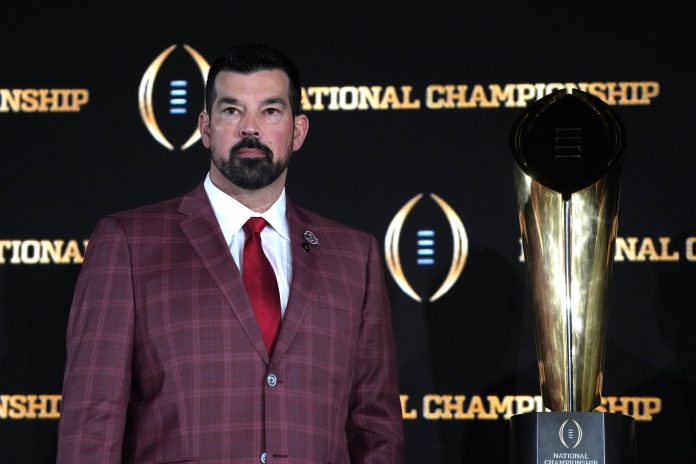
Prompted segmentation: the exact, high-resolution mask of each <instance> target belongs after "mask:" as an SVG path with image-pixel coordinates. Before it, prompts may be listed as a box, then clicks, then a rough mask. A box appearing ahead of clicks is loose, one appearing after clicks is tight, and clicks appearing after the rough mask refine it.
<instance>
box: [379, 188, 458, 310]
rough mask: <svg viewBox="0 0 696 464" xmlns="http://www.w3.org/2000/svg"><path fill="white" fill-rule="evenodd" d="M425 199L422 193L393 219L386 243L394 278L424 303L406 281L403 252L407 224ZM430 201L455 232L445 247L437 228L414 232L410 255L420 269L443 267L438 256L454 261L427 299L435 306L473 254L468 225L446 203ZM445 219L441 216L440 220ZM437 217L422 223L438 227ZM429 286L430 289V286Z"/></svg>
mask: <svg viewBox="0 0 696 464" xmlns="http://www.w3.org/2000/svg"><path fill="white" fill-rule="evenodd" d="M422 198H423V194H422V193H419V194H418V195H416V196H415V197H413V198H411V199H410V200H409V201H408V202H406V204H405V205H404V206H402V207H401V209H400V210H399V211H398V212H397V213H396V215H395V216H394V219H392V221H391V223H390V224H389V228H388V229H387V234H386V236H385V240H384V249H385V257H386V261H387V267H388V268H389V272H391V275H392V277H393V278H394V280H395V281H396V283H397V284H398V285H399V287H400V288H401V290H403V292H404V293H405V294H406V295H408V296H409V297H411V298H413V299H414V300H415V301H417V302H419V303H420V302H422V301H423V298H422V297H421V296H420V295H419V293H418V292H417V291H416V290H415V289H414V286H413V285H412V284H411V283H410V282H409V280H408V279H407V278H406V274H405V272H404V259H403V258H402V253H401V251H400V249H399V248H400V244H401V235H402V230H403V229H404V224H405V222H406V219H407V218H408V217H409V215H410V214H411V212H412V210H413V209H414V207H415V206H416V204H417V203H418V202H419V201H420V200H421V199H422ZM430 198H431V199H432V200H433V201H434V202H435V204H436V205H437V206H438V207H439V210H440V211H441V212H443V213H444V215H445V218H446V220H447V224H448V226H449V229H450V231H451V234H452V236H451V243H444V244H443V243H442V241H440V240H439V239H438V234H437V228H436V227H429V226H423V227H416V230H414V231H412V232H413V233H415V237H414V240H415V245H416V246H415V248H414V249H413V250H411V249H410V248H409V250H408V251H410V252H411V254H412V255H413V259H409V260H408V261H413V262H414V263H415V264H416V265H417V266H418V267H419V268H420V269H424V268H428V267H430V268H432V267H434V266H436V265H437V264H438V263H439V258H438V256H441V255H446V256H449V257H450V260H449V266H448V269H447V271H446V276H445V278H444V280H443V281H442V283H441V284H440V286H439V287H438V288H437V290H435V292H433V293H432V295H430V296H429V297H428V298H427V299H428V301H429V302H433V301H435V300H437V299H439V298H440V297H442V296H443V295H444V294H445V293H447V292H448V291H449V290H450V288H452V286H453V285H454V284H455V282H456V281H457V279H458V278H459V276H460V275H461V273H462V271H463V270H464V264H465V263H466V258H467V254H468V252H469V242H468V239H467V236H466V230H465V229H464V224H462V221H461V220H460V219H459V216H457V213H455V212H454V210H453V209H452V207H450V205H448V204H447V203H446V202H445V200H443V199H442V198H440V197H439V196H437V195H435V194H434V193H431V194H430ZM440 217H441V216H440ZM437 219H438V218H436V217H433V216H432V215H431V216H430V217H426V218H424V219H423V218H421V223H422V222H427V223H436V222H437ZM438 249H440V250H446V252H441V253H437V252H436V250H438ZM436 274H437V273H431V274H430V275H428V276H427V279H426V280H427V281H428V282H427V283H428V284H430V283H431V280H432V277H433V276H434V275H436ZM426 286H429V285H426Z"/></svg>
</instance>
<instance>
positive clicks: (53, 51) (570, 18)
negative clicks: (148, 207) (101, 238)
mask: <svg viewBox="0 0 696 464" xmlns="http://www.w3.org/2000/svg"><path fill="white" fill-rule="evenodd" d="M203 9H205V10H206V11H203ZM3 13H4V14H3V19H2V28H1V30H0V39H1V40H0V56H1V58H2V59H1V61H0V63H1V65H0V66H1V69H2V72H1V73H0V92H1V94H0V154H1V155H2V158H1V160H0V178H1V182H0V189H1V190H0V215H1V217H2V218H3V220H2V224H1V226H0V250H1V251H2V254H1V255H0V256H1V257H2V259H0V462H1V463H48V462H52V461H53V460H54V455H55V446H56V445H55V434H56V426H57V422H58V421H57V416H58V411H59V399H58V398H59V396H58V395H60V390H61V382H62V372H63V366H64V361H65V353H64V334H65V325H66V321H67V315H68V310H69V305H70V300H71V296H72V289H73V285H74V283H75V280H76V277H77V274H78V272H79V270H80V264H79V262H80V257H81V254H82V253H83V252H84V243H83V241H84V240H86V239H88V238H89V234H90V233H91V230H92V227H93V226H94V224H95V222H96V221H97V219H98V218H100V217H101V216H103V215H105V214H108V213H110V212H114V211H118V210H122V209H126V208H130V207H134V206H138V205H142V204H146V203H150V202H154V201H159V200H162V199H165V198H169V197H172V196H177V195H180V194H182V193H185V192H187V191H188V190H190V189H191V188H193V187H194V186H195V185H196V184H197V183H199V182H200V181H201V180H202V179H203V177H204V175H205V172H206V170H207V165H208V155H207V154H206V152H205V149H204V148H203V147H202V145H201V144H200V142H196V143H194V144H193V145H192V146H191V147H190V148H187V149H185V150H182V149H180V148H179V147H180V146H181V145H182V144H183V143H184V142H185V141H186V139H187V138H188V137H189V135H190V134H191V133H192V132H193V129H194V127H195V118H196V114H197V112H198V111H199V109H200V108H201V107H202V101H201V100H200V99H201V98H202V80H201V71H200V69H199V67H198V65H197V64H196V62H195V61H194V59H193V54H191V53H188V52H187V51H186V49H185V48H184V47H183V46H184V44H187V45H188V46H190V47H191V49H192V50H194V51H195V52H197V53H199V54H200V55H201V56H202V57H203V58H204V59H205V60H208V61H210V60H212V59H213V58H214V57H215V56H216V55H217V54H218V53H219V52H221V51H222V50H223V49H224V48H226V47H227V46H229V45H232V44H236V43H240V42H248V41H262V42H267V43H269V44H271V45H275V46H277V47H279V48H281V49H282V50H283V51H285V52H287V54H289V55H290V56H291V57H293V58H294V59H295V61H296V62H297V64H298V66H299V68H300V70H301V71H302V74H303V81H304V86H305V88H306V90H307V91H308V92H309V93H308V97H309V98H308V100H306V102H305V103H306V104H308V105H309V106H310V107H311V108H310V109H309V110H308V111H307V114H308V115H309V118H310V123H311V124H310V126H311V127H310V133H309V137H308V140H307V142H306V143H305V146H304V147H303V148H302V150H301V151H300V152H298V153H297V154H296V155H295V158H294V159H293V162H292V165H291V168H290V175H289V180H288V194H289V196H290V197H292V198H293V199H294V200H295V201H296V202H297V203H299V204H301V205H303V206H306V207H308V208H310V209H314V210H316V211H317V212H319V213H322V214H324V215H326V216H329V217H332V218H334V219H336V220H338V221H341V222H344V223H347V224H350V225H352V226H355V227H358V228H361V229H364V230H366V231H368V232H371V233H372V234H374V235H376V236H377V237H378V238H379V239H380V240H381V241H382V243H383V245H384V246H385V247H386V245H385V239H386V238H387V232H388V229H389V226H390V224H392V220H393V219H394V218H395V215H396V214H397V212H398V211H399V210H400V209H401V208H402V207H404V205H405V204H406V203H407V202H408V201H409V200H411V199H412V198H414V197H415V196H416V195H418V194H423V197H422V198H421V199H420V201H418V202H417V203H416V204H415V206H414V207H413V209H412V210H410V213H409V214H408V215H406V216H405V217H404V218H403V219H404V220H403V223H402V225H403V228H402V229H401V234H400V240H399V241H398V243H397V244H396V250H397V251H398V252H399V254H400V259H401V263H402V264H403V278H398V277H396V278H395V277H394V276H393V275H392V273H391V272H390V271H389V270H388V266H386V260H385V270H386V272H387V273H388V275H387V279H388V284H389V290H390V295H391V300H392V306H393V308H392V310H393V315H394V333H395V337H396V342H397V349H398V357H399V366H400V370H399V374H400V383H401V392H402V395H403V396H402V402H403V405H404V416H405V418H406V419H405V427H406V440H407V442H406V450H407V462H408V463H423V462H428V463H430V462H484V461H485V462H494V463H495V462H500V463H502V462H505V461H506V459H507V453H508V445H507V440H508V428H509V422H508V420H507V418H509V414H511V413H517V412H522V411H523V410H524V407H525V406H528V405H530V404H532V403H533V401H534V399H533V397H535V396H538V395H539V386H538V378H537V370H536V369H537V368H536V358H535V353H534V341H533V328H532V325H531V322H532V320H531V309H530V307H529V302H528V297H527V289H526V282H525V276H524V264H523V262H521V260H520V245H519V226H518V223H517V219H516V211H515V206H514V193H513V184H512V174H511V167H512V157H511V153H510V149H509V144H508V137H509V132H510V129H511V127H512V124H513V122H514V120H515V119H516V118H517V116H518V115H519V114H520V113H521V112H522V111H523V109H524V104H525V100H524V99H523V98H520V95H524V92H525V91H529V90H532V89H533V90H534V92H537V93H536V94H534V95H535V96H537V97H538V96H541V95H542V94H543V93H545V92H547V91H549V90H551V89H552V88H553V87H549V86H548V85H547V84H551V83H562V84H565V83H574V84H578V83H594V84H593V87H592V88H593V89H594V91H595V92H600V93H602V92H603V95H601V96H603V97H604V98H605V99H610V93H609V92H607V89H617V90H616V92H619V94H621V92H622V91H623V90H621V89H622V87H621V86H623V89H626V90H625V93H624V94H623V95H624V96H623V97H621V96H620V95H619V96H617V97H616V98H614V101H612V102H611V103H612V104H613V105H614V108H615V110H616V111H617V113H618V114H619V116H620V117H621V118H622V120H623V121H624V124H625V125H626V128H627V133H628V142H627V150H626V156H625V163H624V169H623V183H622V198H621V208H620V212H619V218H620V219H619V233H618V235H619V237H620V243H621V244H623V246H624V247H623V248H620V250H619V252H618V254H617V262H616V263H615V264H614V272H613V277H612V282H611V285H610V291H609V298H608V303H607V310H608V312H609V325H608V327H609V331H608V341H607V346H606V366H605V367H606V369H605V382H604V395H605V396H606V397H607V399H606V404H607V406H608V407H609V409H610V410H614V411H618V412H626V413H630V414H632V415H634V416H635V417H636V418H637V419H638V422H637V433H638V455H639V460H640V462H665V461H669V462H695V458H696V445H695V444H694V438H695V437H696V432H695V430H694V425H693V420H692V418H693V417H694V413H695V412H696V411H694V403H693V400H694V394H695V389H696V373H695V372H694V369H693V361H692V360H691V358H692V356H693V355H694V354H695V353H696V346H695V345H696V341H695V339H696V337H694V336H693V335H692V333H693V327H694V322H695V316H694V309H696V308H695V307H694V296H693V288H694V287H693V285H694V282H695V280H694V277H696V238H694V237H696V209H695V208H694V206H693V202H694V198H696V185H694V174H695V173H696V161H695V159H694V150H693V132H694V127H695V126H694V122H695V121H694V119H695V118H694V113H693V106H694V96H693V82H694V79H695V78H696V73H695V72H694V71H692V69H691V68H692V66H691V65H690V61H691V53H690V52H689V50H690V49H692V48H693V45H694V33H693V31H692V27H691V24H690V22H689V19H688V18H687V15H686V14H685V13H684V12H682V11H679V10H678V9H677V8H670V7H667V6H663V7H660V8H656V7H650V6H646V5H641V4H637V3H635V2H623V3H622V4H617V5H613V6H612V5H608V4H603V5H599V6H597V5H589V4H576V5H575V6H574V7H573V8H571V7H565V8H564V9H562V10H558V9H546V8H544V7H542V6H541V5H532V4H530V5H524V6H522V5H520V6H515V7H508V8H500V7H490V8H486V7H472V6H467V5H460V6H458V7H456V8H455V7H453V6H451V5H438V4H434V3H432V2H429V3H424V4H418V5H415V6H414V7H412V8H407V7H405V6H395V7H390V8H387V7H383V8H378V7H374V8H363V7H359V6H357V5H353V4H345V5H335V6H332V5H329V4H323V5H320V6H309V5H305V4H303V5H297V6H295V7H284V8H283V9H276V8H274V7H273V6H264V7H263V8H258V9H253V8H245V7H243V6H240V5H231V6H229V5H228V6H226V7H223V6H221V5H217V4H215V3H210V2H208V3H206V4H200V5H187V6H186V7H184V6H179V7H174V6H169V7H161V8H155V7H144V6H138V7H130V8H126V7H105V8H100V9H99V10H97V9H84V10H83V9H77V8H70V9H64V8H57V7H56V8H52V9H48V10H46V9H39V8H38V7H37V8H36V9H32V8H28V7H27V8H17V7H15V8H14V9H12V8H9V9H6V7H3ZM172 45H175V46H176V48H174V49H173V51H172V52H171V53H170V55H168V57H167V59H166V60H164V62H163V63H162V64H161V66H159V67H158V68H157V69H156V72H155V73H154V74H153V76H154V77H156V78H155V79H154V81H153V91H152V98H151V102H152V108H153V111H154V118H153V119H154V121H156V122H157V124H158V126H159V128H160V131H161V133H162V134H163V135H164V136H165V137H166V138H167V139H168V140H170V141H171V143H172V144H173V145H175V148H174V150H169V149H167V148H165V147H164V146H163V145H162V144H161V143H160V142H158V141H157V140H156V139H155V138H154V137H153V135H152V134H151V132H150V130H148V127H147V125H146V124H145V122H144V120H143V119H142V118H141V112H140V107H141V106H142V107H144V108H147V107H148V102H149V101H150V100H148V98H147V93H145V94H143V96H142V98H141V99H140V100H139V87H140V85H141V81H142V80H143V77H144V75H145V73H146V71H147V69H148V67H149V66H150V65H151V63H153V60H155V58H156V57H157V56H158V55H160V53H162V52H163V51H165V50H166V49H167V48H168V47H171V46H172ZM173 80H186V82H187V84H186V85H187V87H186V89H187V96H186V102H185V103H181V104H178V103H172V104H170V103H168V92H169V91H170V90H171V88H172V87H171V85H172V84H171V82H172V81H173ZM529 84H531V85H529ZM447 85H451V86H454V87H453V89H457V86H464V85H466V86H467V89H466V91H464V98H463V99H461V100H459V101H460V103H461V105H465V106H466V105H469V106H471V107H459V108H457V107H456V103H457V100H456V99H454V98H449V99H447V98H443V97H442V95H443V93H442V92H443V91H444V87H437V86H447ZM361 86H365V87H367V88H370V87H373V86H380V87H382V89H381V90H374V89H373V90H371V92H379V94H380V96H381V98H380V99H378V100H383V101H382V106H383V108H382V109H379V104H376V103H372V104H371V105H370V103H369V100H366V103H365V104H366V105H367V106H368V109H363V110H361V109H351V108H352V107H353V106H354V105H353V103H354V102H355V101H354V100H352V99H351V96H354V95H355V92H359V91H360V90H359V89H358V88H359V87H361ZM404 86H407V87H408V88H404ZM496 86H497V88H500V89H501V90H505V89H507V90H508V91H509V92H511V93H509V94H506V96H502V97H500V98H499V104H498V105H495V104H494V103H491V102H494V101H495V98H494V96H493V93H492V92H493V91H494V89H495V88H496ZM506 86H508V87H506ZM320 87H335V89H334V90H330V89H328V90H321V89H318V88H320ZM409 88H410V90H409ZM31 89H36V90H37V91H36V92H32V91H30V90H31ZM40 89H46V90H45V91H44V93H47V94H48V95H51V94H50V89H71V90H70V91H65V92H62V93H60V92H59V93H60V95H62V96H61V97H60V98H68V99H67V100H59V101H58V102H57V103H52V102H51V101H50V97H40V95H41V92H40ZM459 89H460V90H461V89H462V88H461V87H460V88H459ZM321 92H326V93H327V95H326V96H324V97H322V98H321V99H320V100H317V98H319V97H316V95H317V94H321ZM332 92H333V93H334V95H335V97H336V98H337V102H338V103H337V106H338V109H334V110H332V109H329V108H330V107H329V105H330V103H331V95H332ZM363 92H364V90H363ZM390 92H393V93H390ZM428 92H431V96H432V97H433V98H432V99H431V101H430V104H429V103H428ZM520 92H522V94H521V93H520ZM310 93H311V96H310ZM55 94H56V93H55V92H54V95H55ZM87 94H88V98H87V99H86V100H87V101H86V102H83V101H82V100H80V99H81V98H82V99H83V100H84V97H85V96H86V95H87ZM387 94H388V95H387ZM37 95H38V96H39V97H38V99H37ZM385 95H387V97H385ZM340 97H342V98H343V100H342V101H341V99H340ZM41 98H43V100H42V99H41ZM46 98H48V100H47V99H46ZM527 98H532V97H527ZM416 100H417V101H418V102H419V103H420V107H419V108H403V106H406V107H408V106H416V103H415V101H416ZM317 101H319V102H320V103H322V104H323V105H324V109H320V108H319V107H320V106H321V105H319V104H317ZM445 103H448V104H451V106H455V107H454V108H437V106H438V105H440V106H442V105H444V104H445ZM487 103H488V105H489V106H490V107H486V104H487ZM71 104H74V105H75V106H76V107H77V109H78V111H66V109H67V108H68V107H69V106H70V105H71ZM506 104H507V105H506ZM461 105H460V106H461ZM42 106H43V108H42ZM399 106H402V108H401V109H399V108H398V107H399ZM171 107H181V108H184V107H185V108H186V110H187V112H186V114H185V115H171V114H169V109H170V108H171ZM150 125H151V126H152V124H150ZM431 194H435V195H437V197H438V198H440V199H442V200H443V201H444V202H445V203H446V204H447V205H449V207H451V209H452V211H453V214H452V213H450V215H449V216H448V215H447V214H445V209H443V208H441V207H440V205H439V204H438V203H437V202H436V201H435V200H434V199H433V197H432V196H431ZM452 218H457V220H460V221H461V223H462V224H463V227H464V230H465V234H466V235H465V236H466V241H465V242H464V241H460V242H459V243H461V244H466V245H467V247H466V251H467V254H466V262H465V265H464V268H463V270H462V272H461V274H459V275H458V276H457V279H456V280H455V281H454V283H453V285H452V286H451V288H449V291H447V292H446V293H445V294H444V295H442V296H441V297H440V298H438V299H436V300H435V301H432V302H430V301H428V299H429V297H430V296H431V295H433V294H434V293H435V291H436V290H437V289H438V288H439V287H440V285H441V284H442V282H443V281H444V280H445V277H446V274H447V273H448V270H449V267H450V263H451V261H452V258H453V253H454V246H453V244H454V242H455V241H456V240H457V239H461V235H456V234H455V235H454V236H453V233H452V229H451V226H450V223H449V222H448V219H452ZM423 230H429V231H432V234H434V237H433V239H434V242H433V244H432V245H418V242H417V239H418V237H417V234H418V231H423ZM453 239H454V240H453ZM59 240H62V241H63V244H62V247H63V248H62V249H61V250H58V251H56V249H58V248H60V247H61V243H59V242H56V241H59ZM419 248H430V249H433V250H434V255H433V259H434V263H433V264H432V265H417V264H416V263H417V255H416V253H417V250H418V249H419ZM383 251H386V249H385V250H383ZM51 253H53V254H51ZM399 281H400V282H401V284H402V285H403V284H404V283H405V282H407V283H408V284H409V285H410V286H411V287H412V288H413V290H414V292H415V293H416V294H417V295H418V296H419V297H421V298H422V300H423V301H422V302H417V301H415V300H414V299H413V298H412V297H411V296H409V295H407V294H406V293H405V292H404V291H403V290H402V288H401V286H400V285H399ZM496 402H498V403H500V404H501V405H499V408H498V410H496V408H495V406H496ZM446 405H449V406H450V408H446V407H445V406H446ZM622 406H623V407H624V409H621V407H622ZM506 413H507V414H506Z"/></svg>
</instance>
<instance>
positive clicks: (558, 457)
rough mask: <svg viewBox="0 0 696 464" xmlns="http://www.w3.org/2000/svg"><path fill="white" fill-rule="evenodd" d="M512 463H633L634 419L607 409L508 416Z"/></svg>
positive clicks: (634, 452) (634, 442)
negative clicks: (602, 410) (604, 410)
mask: <svg viewBox="0 0 696 464" xmlns="http://www.w3.org/2000/svg"><path fill="white" fill-rule="evenodd" d="M510 432H511V454H510V462H511V464H635V462H636V440H635V436H636V435H635V420H634V419H633V418H632V417H630V416H624V415H622V414H613V413H606V412H594V411H593V412H531V413H525V414H518V415H516V416H513V417H512V418H510Z"/></svg>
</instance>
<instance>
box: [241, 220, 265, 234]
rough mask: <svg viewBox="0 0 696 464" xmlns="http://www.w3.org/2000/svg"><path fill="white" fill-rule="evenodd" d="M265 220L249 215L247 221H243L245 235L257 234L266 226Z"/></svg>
mask: <svg viewBox="0 0 696 464" xmlns="http://www.w3.org/2000/svg"><path fill="white" fill-rule="evenodd" d="M266 224H267V222H266V220H265V219H264V218H262V217H256V216H255V217H250V218H249V220H248V221H247V222H245V223H244V226H243V229H244V232H245V233H246V234H247V235H251V234H259V233H261V231H262V230H263V228H264V227H266Z"/></svg>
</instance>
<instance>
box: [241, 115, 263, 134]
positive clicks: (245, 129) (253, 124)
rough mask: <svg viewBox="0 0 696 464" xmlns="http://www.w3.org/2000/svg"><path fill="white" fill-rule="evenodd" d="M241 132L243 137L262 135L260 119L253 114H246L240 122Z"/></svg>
mask: <svg viewBox="0 0 696 464" xmlns="http://www.w3.org/2000/svg"><path fill="white" fill-rule="evenodd" d="M239 134H240V136H242V137H258V136H259V135H261V134H260V132H259V124H258V121H257V120H256V118H255V117H254V115H253V114H249V113H247V114H245V115H244V117H243V118H242V120H241V121H240V122H239Z"/></svg>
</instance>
